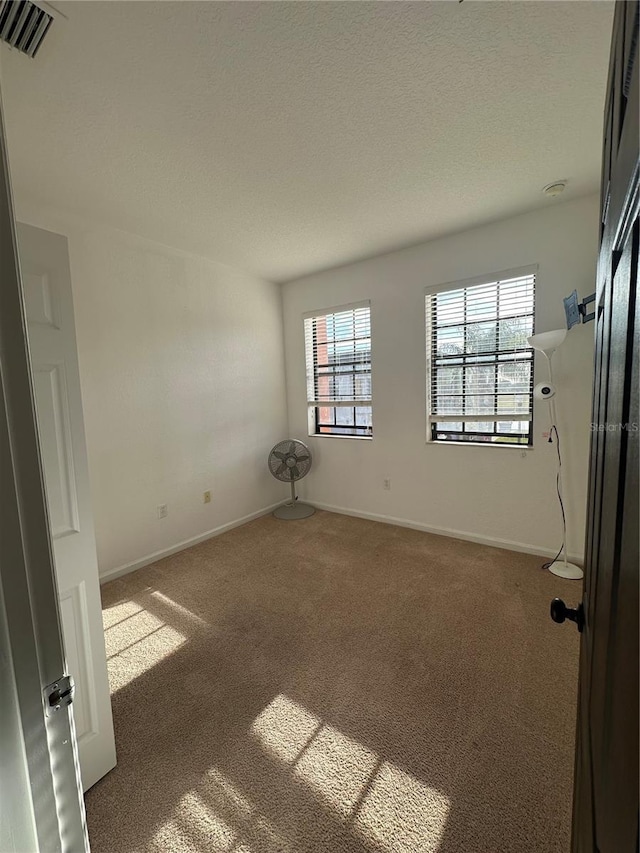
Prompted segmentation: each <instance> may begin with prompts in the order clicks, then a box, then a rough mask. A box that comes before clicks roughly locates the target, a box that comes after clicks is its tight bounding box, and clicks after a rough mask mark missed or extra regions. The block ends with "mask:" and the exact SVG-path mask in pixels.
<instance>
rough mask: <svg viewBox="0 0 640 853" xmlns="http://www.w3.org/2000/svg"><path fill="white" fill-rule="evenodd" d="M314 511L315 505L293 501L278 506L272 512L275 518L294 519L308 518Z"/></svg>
mask: <svg viewBox="0 0 640 853" xmlns="http://www.w3.org/2000/svg"><path fill="white" fill-rule="evenodd" d="M315 511H316V510H315V507H312V506H309V504H301V503H298V501H296V502H295V503H291V502H289V503H287V504H283V505H282V506H279V507H278V509H277V510H275V512H274V513H273V514H274V515H275V517H276V518H282V519H284V520H285V521H295V520H296V519H298V518H309V516H310V515H313V513H314V512H315Z"/></svg>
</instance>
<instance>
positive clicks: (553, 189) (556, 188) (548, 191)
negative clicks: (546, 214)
mask: <svg viewBox="0 0 640 853" xmlns="http://www.w3.org/2000/svg"><path fill="white" fill-rule="evenodd" d="M566 186H567V182H566V181H554V182H553V183H552V184H547V185H546V187H543V188H542V192H543V193H544V194H545V195H548V196H551V197H552V198H553V197H554V196H557V195H560V193H563V192H564V190H565V187H566Z"/></svg>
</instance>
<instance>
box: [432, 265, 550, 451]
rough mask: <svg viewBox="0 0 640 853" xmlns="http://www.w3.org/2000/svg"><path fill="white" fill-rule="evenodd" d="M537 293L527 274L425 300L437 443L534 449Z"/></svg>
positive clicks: (533, 274) (433, 420)
mask: <svg viewBox="0 0 640 853" xmlns="http://www.w3.org/2000/svg"><path fill="white" fill-rule="evenodd" d="M534 292H535V273H528V274H526V275H524V274H523V275H521V276H518V277H513V278H508V279H505V280H501V281H494V282H489V283H486V284H478V285H473V286H470V287H460V288H458V289H446V290H443V291H441V292H435V293H430V294H427V297H426V309H427V311H426V318H427V341H428V346H429V353H428V356H429V362H430V387H429V396H430V411H429V415H430V421H431V424H432V438H436V439H438V438H450V439H451V438H454V439H455V440H487V441H497V442H500V441H505V443H513V442H514V441H515V442H516V443H523V444H528V443H530V437H531V419H532V401H533V356H532V350H531V348H530V347H529V346H528V344H527V337H528V336H529V335H531V334H533V315H534ZM440 433H442V435H441V434H440Z"/></svg>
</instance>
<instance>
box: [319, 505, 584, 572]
mask: <svg viewBox="0 0 640 853" xmlns="http://www.w3.org/2000/svg"><path fill="white" fill-rule="evenodd" d="M309 503H312V504H313V506H315V507H316V509H324V510H326V511H327V512H337V513H339V514H340V515H351V516H354V517H355V518H364V519H365V520H367V521H380V522H382V523H383V524H395V525H396V526H398V527H409V528H410V529H411V530H421V531H422V532H423V533H435V534H436V536H450V537H451V538H452V539H463V540H464V541H465V542H476V543H477V544H478V545H489V546H490V547H492V548H502V549H503V550H505V551H518V552H519V553H521V554H536V555H538V556H541V557H555V556H556V554H557V553H558V551H557V550H553V549H551V548H542V547H540V546H539V545H528V544H526V543H524V542H514V541H513V540H511V539H495V538H493V537H491V536H481V535H480V534H476V533H467V532H466V531H464V530H454V529H452V528H450V527H431V526H430V525H428V524H423V523H422V522H420V521H410V520H409V519H406V518H395V517H394V516H392V515H380V514H378V513H375V512H362V511H360V510H355V509H347V508H346V507H344V506H333V505H332V504H323V503H318V502H317V501H309ZM567 559H568V560H569V561H570V562H572V563H576V564H577V565H579V566H582V565H583V562H584V560H583V557H582V555H578V554H569V555H568V557H567Z"/></svg>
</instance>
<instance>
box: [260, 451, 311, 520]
mask: <svg viewBox="0 0 640 853" xmlns="http://www.w3.org/2000/svg"><path fill="white" fill-rule="evenodd" d="M269 470H270V471H271V473H272V474H273V476H274V477H275V478H276V480H280V481H281V482H283V483H290V484H291V500H290V501H288V502H287V503H286V504H283V505H282V506H279V507H278V509H277V510H276V511H275V512H274V513H273V514H274V515H275V517H276V518H283V519H285V520H287V521H293V520H294V519H298V518H308V517H309V516H310V515H313V513H314V512H315V509H314V508H313V507H312V506H309V504H303V503H298V496H297V495H296V483H297V482H298V480H301V479H302V478H303V477H305V476H306V475H307V474H308V473H309V471H310V470H311V451H310V450H309V448H308V447H307V445H306V444H303V443H302V442H301V441H298V439H297V438H288V439H286V441H280V442H278V444H276V446H275V447H273V448H272V450H271V452H270V453H269Z"/></svg>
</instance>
